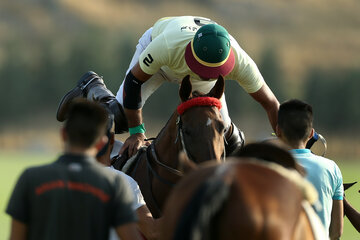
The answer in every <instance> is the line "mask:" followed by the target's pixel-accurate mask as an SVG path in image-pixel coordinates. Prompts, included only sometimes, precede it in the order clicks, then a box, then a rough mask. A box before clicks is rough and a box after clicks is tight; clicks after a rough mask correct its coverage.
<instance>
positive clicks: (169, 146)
mask: <svg viewBox="0 0 360 240" xmlns="http://www.w3.org/2000/svg"><path fill="white" fill-rule="evenodd" d="M177 117H178V115H177V113H176V112H174V114H173V115H172V116H171V117H170V119H169V120H168V122H167V123H166V125H165V127H164V128H163V129H162V130H161V131H160V133H159V134H158V135H157V137H156V141H155V142H154V147H155V151H156V153H157V156H158V158H159V160H160V162H162V163H164V164H166V165H168V166H170V167H173V168H177V166H178V163H179V152H180V149H181V147H180V143H179V142H180V140H177V139H176V138H177V137H178V136H177V126H176V120H177Z"/></svg>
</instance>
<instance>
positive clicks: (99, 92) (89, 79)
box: [56, 71, 128, 133]
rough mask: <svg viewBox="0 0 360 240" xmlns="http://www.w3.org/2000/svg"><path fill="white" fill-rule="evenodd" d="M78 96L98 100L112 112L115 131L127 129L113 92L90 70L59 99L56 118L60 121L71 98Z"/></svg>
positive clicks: (64, 116)
mask: <svg viewBox="0 0 360 240" xmlns="http://www.w3.org/2000/svg"><path fill="white" fill-rule="evenodd" d="M79 97H83V98H87V99H89V100H91V101H97V102H100V103H101V104H102V105H103V106H104V107H105V108H106V109H107V110H108V111H109V112H111V113H112V114H114V120H115V132H116V133H123V132H127V131H128V126H127V120H126V116H125V113H124V110H123V108H122V106H121V105H120V104H119V103H118V102H117V100H116V98H115V96H114V94H112V92H111V91H110V90H108V89H107V88H106V86H105V84H104V81H103V79H102V78H101V77H100V76H99V75H97V74H96V73H95V72H92V71H89V72H87V73H85V74H84V75H83V76H82V77H81V78H80V80H79V81H78V83H77V85H76V86H75V88H73V89H72V90H70V91H69V92H68V93H67V94H65V96H64V97H63V98H62V99H61V101H60V104H59V107H58V110H57V114H56V118H57V120H59V121H61V122H62V121H64V120H65V119H66V114H67V110H68V107H69V104H70V103H71V101H72V100H73V99H75V98H79Z"/></svg>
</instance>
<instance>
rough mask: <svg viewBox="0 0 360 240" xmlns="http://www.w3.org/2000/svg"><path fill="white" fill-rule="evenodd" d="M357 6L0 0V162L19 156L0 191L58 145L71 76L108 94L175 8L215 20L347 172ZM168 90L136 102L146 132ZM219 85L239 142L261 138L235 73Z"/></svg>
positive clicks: (358, 147)
mask: <svg viewBox="0 0 360 240" xmlns="http://www.w3.org/2000/svg"><path fill="white" fill-rule="evenodd" d="M359 12H360V2H359V1H358V0H342V1H337V0H330V1H329V0H327V1H325V0H312V1H309V0H302V1H300V0H292V1H285V0H273V1H265V0H258V1H251V0H236V1H235V0H221V1H216V0H191V1H190V0H183V1H165V0H132V1H130V0H117V1H116V0H99V1H94V0H76V1H73V0H2V1H0V89H1V92H0V164H2V165H1V166H5V165H6V164H8V165H9V164H14V162H15V163H19V162H21V164H17V165H11V167H12V168H13V169H14V171H17V172H15V173H14V174H13V173H11V171H10V170H9V169H10V168H11V167H10V166H9V167H8V168H6V166H5V167H2V168H1V170H0V171H2V176H3V178H4V181H7V182H10V183H11V184H9V183H8V184H7V186H6V188H5V187H3V188H2V189H0V190H1V192H0V194H1V195H2V199H3V202H7V199H8V197H9V196H8V192H7V191H9V189H12V187H13V185H12V184H13V182H11V181H10V180H9V178H10V179H11V180H16V179H17V177H18V175H17V174H19V172H20V171H21V169H22V168H24V167H25V166H26V165H28V164H31V163H33V162H31V161H25V160H26V159H33V158H35V159H37V160H39V159H42V157H44V156H45V157H44V159H47V161H50V160H52V159H54V158H55V155H56V154H58V153H59V152H60V151H61V147H62V146H61V142H60V140H59V137H58V132H59V127H60V126H61V124H60V123H59V122H57V121H56V118H55V114H56V109H57V106H58V103H59V101H60V99H61V97H62V96H63V95H64V94H65V93H66V92H67V91H68V90H70V89H71V88H72V87H74V86H75V84H76V82H77V81H78V79H79V78H80V77H81V75H82V74H84V73H85V72H87V71H88V70H93V71H95V72H97V73H98V74H99V75H101V76H103V78H104V80H105V83H106V85H107V87H108V88H109V89H110V90H112V91H113V92H114V94H116V92H117V90H118V87H119V86H120V84H121V82H122V80H123V78H124V75H125V71H126V69H127V67H128V64H129V62H130V60H131V58H132V54H133V52H134V50H135V46H136V44H137V40H138V38H139V37H140V36H141V35H142V34H143V32H144V31H145V30H147V29H148V28H149V27H151V26H152V25H153V23H154V22H155V21H156V20H157V19H159V18H161V17H165V16H177V15H195V16H204V17H208V18H211V19H212V20H214V21H216V22H217V23H219V24H221V25H223V26H225V27H226V28H227V30H228V31H229V33H230V34H231V35H233V36H234V37H235V39H237V41H238V42H239V44H240V46H241V47H242V48H243V49H244V50H245V51H246V52H247V53H248V54H249V55H250V57H252V58H253V59H254V61H255V62H256V63H257V65H258V67H259V69H260V71H261V72H262V74H263V76H264V78H265V80H266V81H267V83H268V85H269V86H270V87H271V88H272V90H273V91H274V93H275V94H276V95H277V97H278V99H279V101H280V102H283V101H284V100H286V99H290V98H299V99H301V100H305V101H307V102H308V103H310V104H311V105H312V106H313V108H314V114H315V116H314V117H315V120H314V124H315V129H316V131H317V132H319V133H321V134H322V135H323V136H324V137H325V138H326V139H327V141H328V152H327V157H329V158H331V159H334V160H335V161H336V162H337V163H338V164H339V166H340V167H342V166H344V167H342V168H343V169H344V171H345V168H346V167H345V166H349V169H351V170H352V171H353V172H352V173H348V174H345V173H344V171H343V175H344V181H357V179H356V176H358V175H356V174H357V172H356V171H355V170H359V168H358V166H359V165H358V160H359V159H360V137H359V133H360V131H359V130H360V107H359V106H358V104H359V103H360V94H359V93H358V91H359V89H360V54H359V53H360V28H359V26H360V15H359ZM177 91H178V86H176V85H173V84H163V85H162V86H161V87H160V89H159V90H158V91H157V92H156V93H155V94H154V95H153V96H152V97H150V99H149V100H148V102H147V103H146V105H145V107H144V121H145V124H146V128H147V129H148V134H147V136H148V137H155V136H156V134H157V133H158V131H159V130H160V129H161V127H163V126H164V125H165V123H166V121H167V120H168V118H169V117H170V114H171V113H172V112H173V111H174V109H175V107H176V106H177V104H178V102H179V98H178V97H177ZM225 93H226V97H227V101H228V108H229V111H230V116H231V117H232V120H233V121H234V122H235V123H236V125H237V126H238V127H240V128H241V129H242V130H243V131H244V132H245V136H246V139H247V141H248V142H251V141H257V140H262V139H264V138H268V137H270V135H271V133H272V129H271V127H270V124H269V123H268V120H267V116H266V114H265V112H264V110H263V109H262V108H261V107H260V105H259V104H257V103H255V102H254V100H252V98H251V97H250V96H249V95H247V94H246V93H245V92H244V90H243V89H242V88H240V86H239V85H238V84H237V83H236V82H234V81H227V83H226V90H225ZM164 99H166V101H164ZM125 137H127V135H126V134H125V135H124V136H119V137H118V138H120V139H121V140H122V139H125ZM320 147H321V146H320ZM319 151H320V150H319ZM34 156H35V157H34ZM19 159H21V160H19ZM39 161H40V160H39ZM44 161H46V160H44ZM10 162H11V163H10ZM18 166H20V167H18ZM343 169H342V170H343ZM4 176H8V177H9V178H7V179H5V177H4ZM354 178H355V179H354ZM355 186H356V185H355ZM353 191H354V190H353ZM354 192H355V191H354ZM356 192H357V191H356ZM3 193H5V194H3ZM357 195H359V194H357ZM357 195H356V196H355V195H354V198H356V199H358V198H360V196H357ZM354 201H355V200H354ZM2 204H3V203H2ZM358 206H359V207H360V204H359V205H358ZM4 207H5V204H4ZM6 224H7V223H6ZM1 226H2V225H0V228H1ZM0 232H1V230H0Z"/></svg>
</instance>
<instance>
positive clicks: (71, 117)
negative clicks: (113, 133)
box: [65, 99, 108, 148]
mask: <svg viewBox="0 0 360 240" xmlns="http://www.w3.org/2000/svg"><path fill="white" fill-rule="evenodd" d="M107 123H108V113H107V111H106V110H105V109H104V108H103V107H102V106H101V105H100V104H98V103H96V102H90V101H88V100H86V99H76V100H74V101H73V102H72V104H71V106H70V109H69V112H68V119H67V121H66V122H65V131H66V133H67V135H68V141H69V143H70V144H71V145H73V146H78V147H84V148H88V147H91V146H92V145H93V144H94V143H95V142H96V141H97V140H98V139H99V138H100V137H102V136H104V135H105V133H106V127H107Z"/></svg>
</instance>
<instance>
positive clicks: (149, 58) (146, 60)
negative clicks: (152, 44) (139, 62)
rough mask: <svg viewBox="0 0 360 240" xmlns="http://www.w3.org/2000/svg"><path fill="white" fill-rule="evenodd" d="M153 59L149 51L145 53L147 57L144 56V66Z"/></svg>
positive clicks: (148, 64)
mask: <svg viewBox="0 0 360 240" xmlns="http://www.w3.org/2000/svg"><path fill="white" fill-rule="evenodd" d="M153 61H154V59H153V58H152V56H151V55H150V53H149V54H148V55H147V57H145V58H144V60H143V63H144V64H145V65H146V66H148V67H149V66H150V64H151V63H152V62H153Z"/></svg>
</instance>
